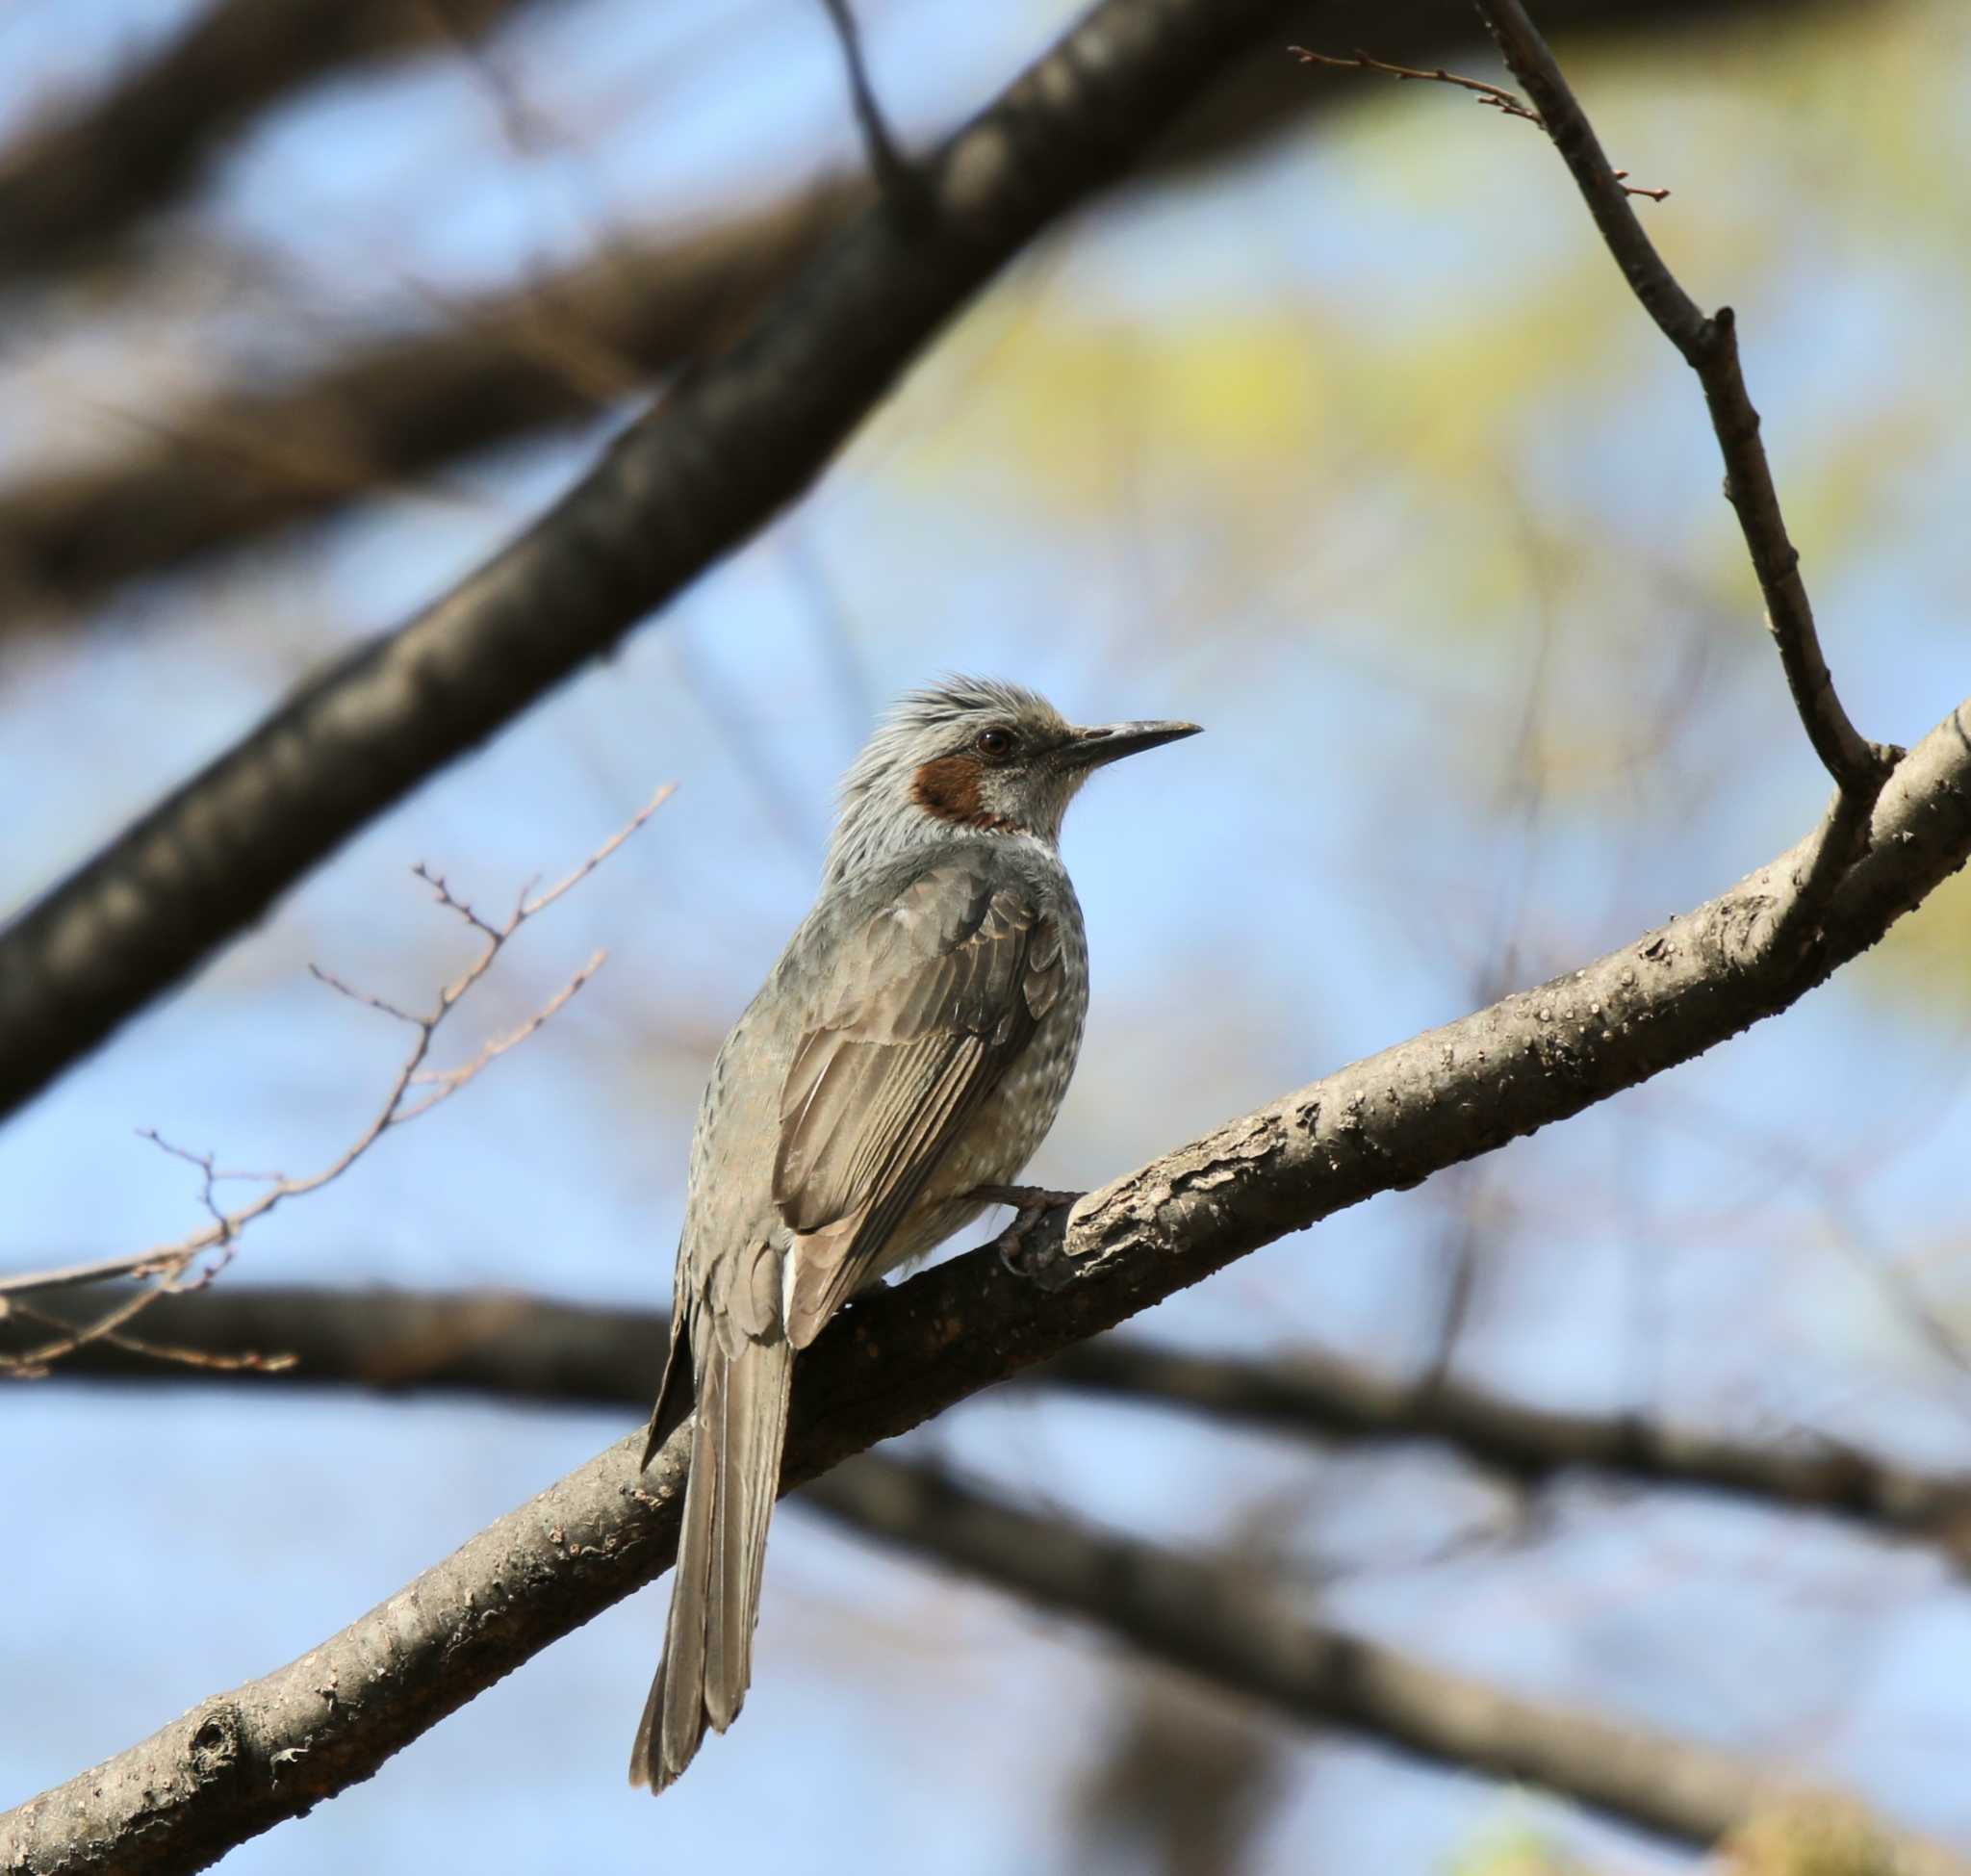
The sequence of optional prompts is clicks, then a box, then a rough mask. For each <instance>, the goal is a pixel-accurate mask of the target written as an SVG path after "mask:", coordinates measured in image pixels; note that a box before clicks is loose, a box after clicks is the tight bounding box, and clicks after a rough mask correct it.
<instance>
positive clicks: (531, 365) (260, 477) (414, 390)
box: [0, 0, 1798, 636]
mask: <svg viewBox="0 0 1971 1876" xmlns="http://www.w3.org/2000/svg"><path fill="white" fill-rule="evenodd" d="M245 3H246V5H248V6H249V7H250V6H251V5H252V0H245ZM1775 4H1776V0H1555V4H1554V5H1553V6H1552V7H1551V8H1550V9H1549V13H1550V15H1551V17H1552V18H1553V19H1554V20H1555V21H1556V23H1560V24H1565V25H1569V26H1573V27H1574V28H1577V29H1607V30H1626V31H1643V30H1647V31H1650V32H1651V33H1655V34H1660V33H1662V32H1663V31H1664V30H1666V29H1668V28H1672V27H1682V26H1686V25H1690V26H1693V27H1695V29H1696V30H1699V31H1705V30H1710V29H1712V28H1713V27H1714V26H1715V23H1716V21H1717V18H1718V16H1719V15H1720V13H1730V14H1733V15H1740V14H1752V13H1764V12H1766V11H1769V10H1771V9H1773V8H1774V6H1775ZM410 10H411V11H415V9H410ZM1797 10H1798V0H1794V11H1797ZM261 12H262V13H266V10H265V9H261ZM1312 24H1313V26H1318V30H1319V31H1320V32H1321V33H1322V34H1324V35H1329V36H1331V37H1332V38H1333V39H1334V40H1335V42H1336V43H1339V44H1353V43H1355V41H1356V39H1362V38H1369V39H1373V40H1374V42H1375V43H1376V44H1377V45H1378V46H1379V47H1381V48H1382V49H1384V50H1385V51H1388V52H1391V53H1392V54H1393V55H1395V56H1397V57H1408V58H1419V59H1429V58H1440V57H1447V56H1450V55H1451V54H1452V53H1454V52H1455V51H1457V50H1458V49H1459V48H1460V47H1463V46H1467V45H1469V44H1470V43H1471V41H1472V39H1473V38H1474V37H1475V27H1474V25H1473V23H1472V21H1471V20H1469V19H1467V18H1466V17H1464V16H1463V15H1462V14H1461V13H1459V12H1458V10H1457V9H1455V8H1447V7H1445V6H1443V5H1442V4H1440V0H1397V3H1396V4H1390V0H1347V3H1346V4H1342V5H1330V6H1324V7H1323V8H1322V9H1321V10H1320V12H1319V13H1318V16H1317V19H1316V20H1315V21H1314V22H1313V23H1312ZM1310 30H1312V28H1311V29H1310ZM1344 101H1345V100H1344V94H1343V92H1342V91H1341V90H1340V89H1339V88H1335V87H1325V86H1318V85H1309V84H1307V83H1306V82H1305V81H1304V79H1303V78H1302V76H1301V75H1300V73H1299V72H1298V71H1297V70H1295V69H1294V68H1293V66H1292V65H1291V64H1289V63H1288V62H1287V61H1285V60H1283V59H1282V58H1281V57H1280V55H1279V49H1278V47H1277V46H1274V45H1270V44H1268V45H1267V46H1265V47H1264V48H1263V50H1262V51H1260V52H1259V53H1258V54H1257V55H1255V56H1253V57H1252V58H1250V59H1249V60H1248V61H1246V62H1245V63H1243V64H1240V65H1239V66H1238V67H1237V68H1236V69H1235V70H1234V71H1233V72H1232V73H1231V74H1230V75H1229V76H1228V77H1227V78H1226V79H1225V80H1224V81H1222V82H1220V83H1218V84H1216V86H1215V87H1214V88H1213V89H1212V90H1211V91H1210V93H1209V96H1208V98H1207V100H1206V102H1205V103H1204V104H1203V106H1202V107H1201V108H1200V109H1199V110H1198V111H1197V112H1194V113H1192V114H1191V115H1190V116H1189V117H1188V118H1187V120H1186V122H1185V125H1184V126H1183V129H1182V131H1181V133H1180V134H1178V135H1176V136H1173V137H1172V138H1171V139H1169V140H1167V141H1165V142H1163V143H1161V144H1160V145H1159V146H1158V147H1157V148H1156V149H1155V150H1154V151H1152V152H1150V153H1149V154H1148V156H1147V159H1146V161H1147V165H1148V167H1149V169H1150V171H1151V172H1152V173H1155V174H1167V173H1170V172H1172V171H1175V172H1178V173H1182V172H1184V171H1186V170H1188V169H1190V168H1191V167H1195V166H1196V165H1197V164H1199V163H1201V162H1206V161H1214V160H1219V159H1222V158H1224V157H1227V156H1229V155H1237V154H1239V153H1241V152H1242V151H1245V150H1249V149H1251V148H1252V147H1254V146H1255V145H1256V144H1258V143H1260V142H1263V141H1265V140H1266V139H1267V138H1268V137H1270V136H1273V135H1275V134H1277V133H1278V132H1279V131H1280V130H1281V129H1283V128H1284V127H1287V126H1290V125H1293V124H1295V123H1298V122H1301V121H1304V120H1305V119H1307V118H1308V117H1311V116H1314V115H1315V114H1317V113H1319V112H1323V111H1326V110H1329V109H1331V108H1334V107H1335V106H1337V105H1339V104H1341V103H1343V102H1344ZM75 173H80V174H83V175H85V176H90V175H93V173H94V170H93V168H91V167H84V168H83V169H82V170H79V171H75ZM868 198H869V190H868V187H867V184H866V181H865V180H864V179H862V178H854V179H844V180H840V181H834V182H830V183H827V184H823V185H820V186H817V187H815V188H813V189H810V190H803V191H797V192H796V193H793V194H792V195H789V196H787V197H786V198H784V199H783V200H781V201H780V202H778V203H776V204H773V205H772V206H770V207H768V208H765V209H763V210H759V211H756V212H753V213H749V214H744V215H738V216H734V217H732V218H730V219H729V220H726V221H723V222H720V223H718V224H716V225H714V226H710V227H707V228H705V229H704V230H703V231H701V232H699V233H697V234H693V235H688V236H684V237H681V238H680V237H668V238H666V237H646V238H645V239H644V240H642V241H641V242H637V243H625V244H621V246H620V247H619V248H618V249H617V250H616V251H615V252H613V253H612V254H610V255H608V256H605V257H603V258H602V259H599V260H595V261H589V262H585V263H583V264H582V265H581V266H579V267H576V268H574V269H572V270H569V271H568V272H566V273H563V274H561V275H559V276H556V277H554V278H551V279H550V280H548V281H546V282H544V283H542V284H541V285H539V286H538V287H529V288H527V289H525V291H523V292H520V293H518V294H502V295H499V296H493V297H491V298H488V299H484V300H481V301H479V302H477V303H475V304H473V305H469V306H467V307H465V308H463V309H462V310H461V311H460V313H459V316H458V318H457V321H456V322H455V323H452V324H449V325H448V326H447V327H446V328H444V329H443V330H440V331H436V332H430V333H419V334H407V335H403V336H400V337H397V338H393V339H389V340H386V341H383V342H382V343H380V344H377V345H374V346H371V347H352V348H351V349H350V351H349V352H348V353H347V355H346V356H345V357H344V358H342V359H340V360H339V361H337V362H335V363H333V364H331V365H328V366H327V367H325V368H324V369H323V370H322V371H321V372H320V373H319V374H318V375H316V376H314V377H312V378H310V379H307V380H304V381H302V382H299V383H295V384H292V385H286V386H282V387H279V388H275V389H248V388H245V387H242V388H240V389H237V390H234V391H231V392H227V393H223V394H220V395H218V396H216V397H213V398H209V399H206V400H202V401H200V402H197V403H194V404H190V405H187V406H185V407H182V408H180V409H178V410H175V411H171V412H168V413H162V414H158V421H157V422H156V423H154V424H147V425H146V426H145V432H146V434H145V435H144V440H142V441H141V442H138V443H137V444H135V445H134V446H133V447H132V449H131V450H130V451H129V452H128V453H126V454H124V455H122V456H120V457H117V458H115V459H113V460H111V461H109V462H106V463H103V464H101V465H98V466H92V467H90V468H87V469H72V470H66V471H57V472H53V473H47V474H43V475H38V476H37V477H35V478H34V479H33V480H29V481H22V482H20V483H17V484H16V485H14V486H13V487H12V488H6V489H0V594H7V593H10V592H11V593H12V594H13V596H14V597H13V600H12V602H11V603H9V604H5V605H0V636H4V634H5V633H6V632H7V631H9V630H31V629H36V628H37V627H38V626H41V625H45V624H46V623H47V622H48V621H49V619H50V618H51V617H53V618H58V619H62V620H72V619H74V618H75V617H76V616H78V609H79V608H82V607H85V606H87V604H89V603H90V601H92V600H96V599H99V598H101V597H102V595H103V594H104V593H105V592H106V591H108V590H109V589H110V588H112V587H114V586H115V585H117V584H119V583H121V582H123V581H125V580H130V579H134V578H141V576H143V575H146V574H154V573H158V572H161V571H163V570H166V569H168V568H171V567H174V566H177V565H179V564H180V563H182V562H184V561H186V560H188V559H191V558H192V557H194V556H196V555H198V554H202V553H210V552H213V551H215V550H218V549H221V548H225V547H231V546H239V545H243V544H245V543H248V542H251V541H253V540H256V539H259V538H261V537H263V536H265V535H267V534H268V533H269V532H271V531H273V530H275V529H277V528H281V527H289V526H292V525H294V524H296V523H300V522H304V521H307V520H309V519H311V518H313V517H316V516H319V515H320V514H322V513H323V512H325V511H327V510H328V509H331V508H333V507H334V506H336V505H338V504H340V503H342V502H344V501H348V500H350V499H352V498H355V497H358V496H362V495H368V494H374V493H377V492H380V491H385V490H388V489H390V488H391V487H392V486H393V485H394V484H400V483H404V482H407V481H410V480H413V479H414V478H416V477H418V476H420V475H423V474H425V473H426V472H428V471H430V470H432V469H433V468H435V467H436V466H437V465H439V464H441V463H443V462H446V461H448V460H449V459H450V458H452V457H454V456H457V455H460V454H462V453H464V452H467V451H470V450H480V449H485V448H488V447H491V446H493V445H495V444H499V443H504V442H510V441H511V440H513V439H514V438H516V437H520V436H525V435H529V434H531V433H533V432H535V431H537V430H540V429H543V428H546V427H548V426H550V425H554V424H569V423H574V422H577V421H580V420H583V419H586V418H587V417H589V416H591V415H592V414H593V413H594V412H595V411H596V410H597V409H599V408H602V407H604V406H605V405H606V404H607V402H608V400H609V399H610V398H614V397H618V396H621V395H623V394H624V393H626V392H627V391H629V390H630V389H632V388H634V387H635V386H636V385H639V384H647V383H649V382H652V381H653V380H654V379H656V378H657V377H658V376H660V375H661V374H662V373H667V372H673V371H677V370H679V369H681V368H683V367H684V366H686V365H689V364H690V363H691V362H692V361H694V360H696V359H701V358H704V357H706V356H708V355H710V354H711V353H713V352H715V351H717V350H718V349H719V348H720V347H722V346H723V345H724V344H725V342H726V341H727V340H728V339H729V338H730V336H731V334H732V333H733V331H734V330H735V329H737V327H739V326H740V325H742V324H743V323H744V322H745V321H748V320H750V319H751V318H752V316H753V314H754V313H755V310H756V308H757V306H758V305H759V303H760V302H761V301H762V300H763V299H764V298H765V297H766V296H768V295H769V294H771V293H772V292H773V291H775V290H776V289H778V288H779V287H780V286H781V285H782V284H783V283H784V281H785V280H786V278H787V277H788V275H789V274H790V273H791V272H792V271H793V270H795V269H796V268H797V267H799V266H801V265H803V264H805V263H806V259H807V257H808V255H809V254H810V253H811V252H812V251H813V249H814V248H815V247H816V246H818V245H819V244H821V243H822V242H823V241H825V240H827V239H828V238H830V237H831V236H832V235H833V234H834V233H835V231H836V229H837V228H838V227H839V226H840V225H841V223H842V222H843V221H844V220H845V219H846V218H848V217H849V216H850V215H851V214H852V213H853V212H855V211H856V210H858V209H859V208H860V207H861V206H863V205H864V204H865V203H866V202H867V200H868Z"/></svg>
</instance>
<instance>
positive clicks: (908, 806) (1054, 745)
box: [828, 678, 1198, 879]
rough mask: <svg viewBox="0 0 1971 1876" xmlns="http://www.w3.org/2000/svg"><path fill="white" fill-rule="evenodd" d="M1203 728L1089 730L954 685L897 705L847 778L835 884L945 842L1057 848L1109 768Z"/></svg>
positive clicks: (1009, 689)
mask: <svg viewBox="0 0 1971 1876" xmlns="http://www.w3.org/2000/svg"><path fill="white" fill-rule="evenodd" d="M1197 729H1198V726H1197V725H1196V724H1195V723H1166V722H1147V723H1107V724H1102V725H1099V726H1097V727H1096V728H1094V729H1083V728H1081V727H1080V726H1078V725H1076V724H1072V723H1069V722H1068V721H1067V719H1066V718H1065V717H1063V716H1062V714H1061V712H1060V711H1059V710H1057V709H1056V708H1055V707H1054V706H1053V705H1052V704H1050V703H1048V701H1047V700H1046V699H1045V698H1044V697H1041V696H1038V695H1037V694H1036V693H1035V692H1033V691H1031V690H1024V689H1022V688H1021V687H1020V686H1019V685H1017V684H1008V683H998V682H995V681H991V680H989V679H983V678H950V679H947V680H946V681H944V682H942V683H940V684H934V685H933V686H932V687H931V688H929V689H927V690H913V691H910V692H909V693H908V694H907V695H906V696H904V697H903V698H901V699H900V700H899V701H898V702H897V704H896V705H895V707H893V708H892V709H891V710H890V711H889V713H888V715H886V716H885V717H884V718H883V722H882V723H881V724H880V725H879V726H878V728H877V731H876V733H875V734H874V735H873V736H871V737H870V739H869V741H868V743H867V745H866V746H865V747H864V748H863V751H862V753H861V755H860V756H858V758H856V760H855V763H854V764H853V765H852V766H851V768H850V770H849V772H848V774H847V775H846V776H844V777H843V778H842V805H841V813H840V816H839V818H838V819H837V821H836V823H835V836H834V841H833V843H832V846H831V848H830V852H829V866H828V871H829V876H830V878H831V879H838V878H843V877H846V876H847V875H848V874H849V873H852V872H854V871H856V870H858V868H859V867H861V866H864V865H867V864H868V863H870V862H871V861H876V860H881V859H883V858H885V857H886V856H887V855H889V854H891V853H894V852H900V851H902V850H903V849H904V848H906V847H909V846H914V845H916V844H918V843H919V842H921V841H924V840H926V839H931V838H934V837H936V836H938V835H960V834H970V835H978V834H984V835H1006V836H1019V835H1029V836H1032V837H1033V838H1035V839H1037V840H1041V841H1044V842H1046V843H1047V844H1048V845H1050V846H1051V845H1053V844H1054V843H1055V842H1057V841H1058V840H1059V839H1060V838H1061V822H1062V816H1063V815H1064V814H1065V813H1066V812H1067V804H1068V803H1069V802H1070V801H1072V800H1073V799H1074V796H1075V791H1076V790H1077V789H1078V788H1080V786H1081V785H1082V784H1083V783H1084V782H1086V781H1087V780H1088V776H1089V775H1090V774H1091V773H1092V772H1093V771H1094V770H1095V769H1098V768H1100V767H1102V766H1103V765H1104V764H1105V763H1108V762H1113V761H1115V760H1117V759H1118V758H1121V757H1124V756H1134V755H1135V754H1137V752H1138V751H1139V750H1144V749H1155V748H1157V747H1158V746H1159V745H1160V744H1162V743H1166V742H1175V741H1176V740H1177V739H1178V738H1179V737H1180V736H1193V735H1195V734H1196V733H1197Z"/></svg>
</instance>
